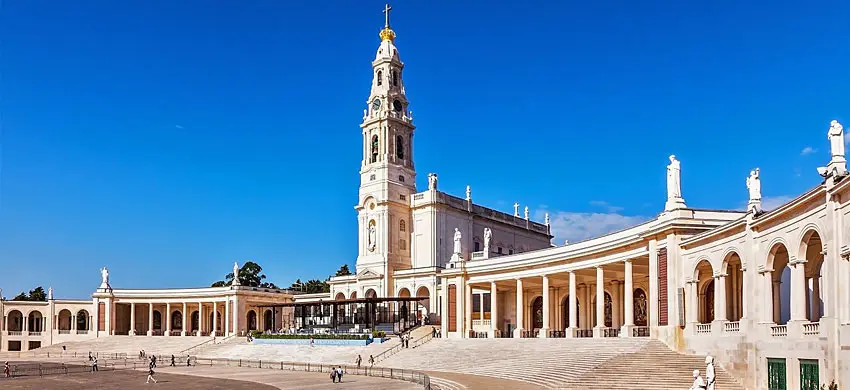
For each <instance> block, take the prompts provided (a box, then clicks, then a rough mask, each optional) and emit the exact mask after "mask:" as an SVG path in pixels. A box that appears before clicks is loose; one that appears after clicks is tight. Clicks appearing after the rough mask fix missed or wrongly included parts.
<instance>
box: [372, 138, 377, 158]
mask: <svg viewBox="0 0 850 390" xmlns="http://www.w3.org/2000/svg"><path fill="white" fill-rule="evenodd" d="M377 161H378V136H377V135H373V136H372V162H377Z"/></svg>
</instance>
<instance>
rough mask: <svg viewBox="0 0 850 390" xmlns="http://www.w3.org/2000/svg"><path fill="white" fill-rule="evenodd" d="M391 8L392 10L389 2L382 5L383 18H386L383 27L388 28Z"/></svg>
mask: <svg viewBox="0 0 850 390" xmlns="http://www.w3.org/2000/svg"><path fill="white" fill-rule="evenodd" d="M392 10H393V7H390V5H389V4H386V5H384V19H385V20H386V21H385V22H384V27H385V28H390V11H392Z"/></svg>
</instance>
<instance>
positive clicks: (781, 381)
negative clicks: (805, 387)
mask: <svg viewBox="0 0 850 390" xmlns="http://www.w3.org/2000/svg"><path fill="white" fill-rule="evenodd" d="M785 381H786V378H785V359H774V358H768V359H767V390H787V387H786V385H785Z"/></svg>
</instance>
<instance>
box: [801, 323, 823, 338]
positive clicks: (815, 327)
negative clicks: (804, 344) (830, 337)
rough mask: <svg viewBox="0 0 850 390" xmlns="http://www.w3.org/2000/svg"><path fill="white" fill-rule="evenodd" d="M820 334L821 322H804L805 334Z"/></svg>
mask: <svg viewBox="0 0 850 390" xmlns="http://www.w3.org/2000/svg"><path fill="white" fill-rule="evenodd" d="M819 334H820V323H818V322H808V323H805V324H803V335H806V336H817V335H819Z"/></svg>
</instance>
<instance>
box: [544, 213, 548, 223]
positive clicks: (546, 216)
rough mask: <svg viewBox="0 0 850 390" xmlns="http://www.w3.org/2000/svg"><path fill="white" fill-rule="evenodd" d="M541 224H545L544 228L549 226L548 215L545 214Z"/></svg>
mask: <svg viewBox="0 0 850 390" xmlns="http://www.w3.org/2000/svg"><path fill="white" fill-rule="evenodd" d="M543 224H545V225H546V226H549V213H546V214H545V215H544V216H543Z"/></svg>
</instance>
